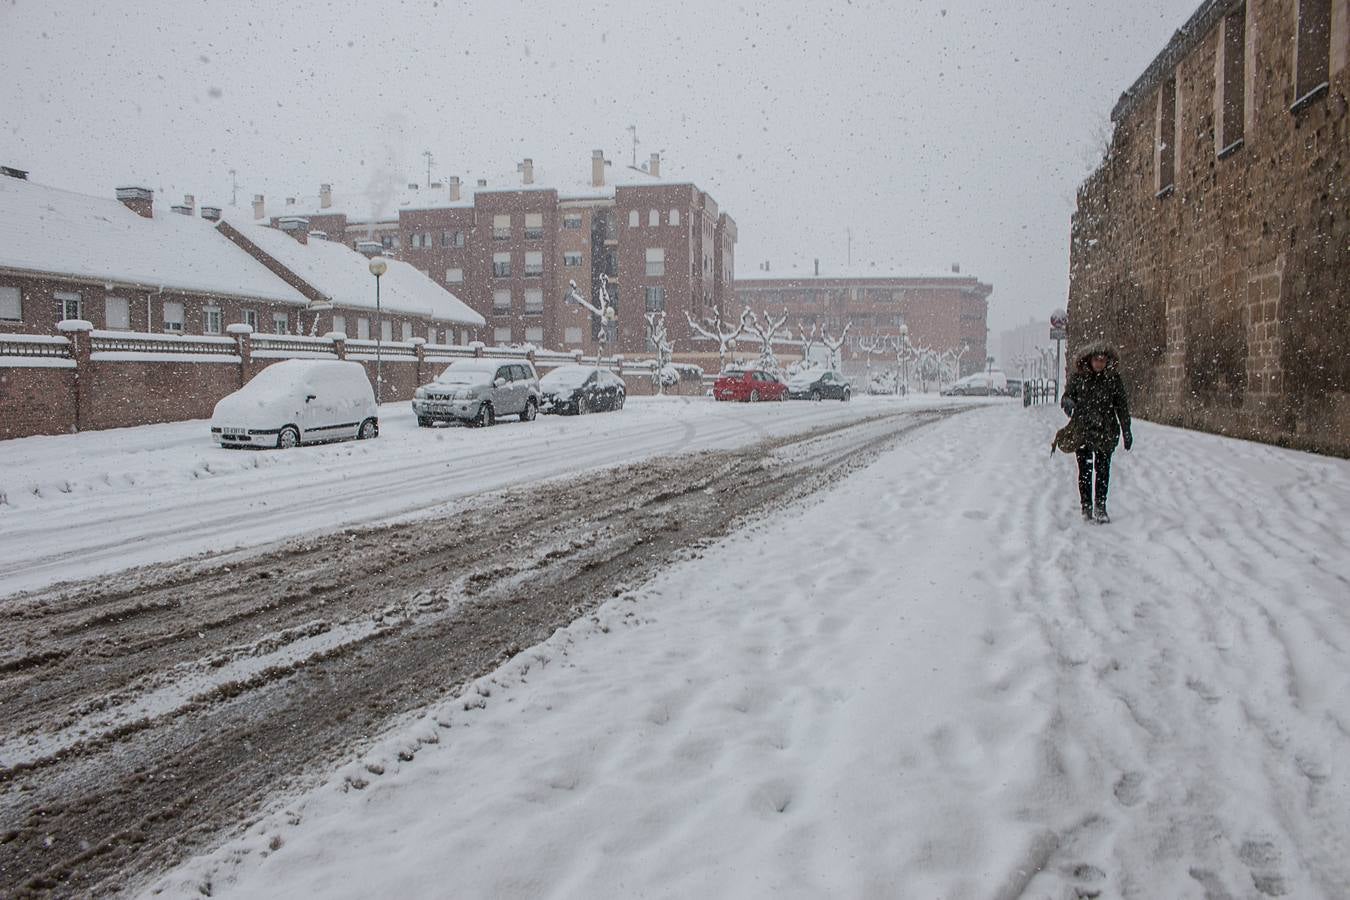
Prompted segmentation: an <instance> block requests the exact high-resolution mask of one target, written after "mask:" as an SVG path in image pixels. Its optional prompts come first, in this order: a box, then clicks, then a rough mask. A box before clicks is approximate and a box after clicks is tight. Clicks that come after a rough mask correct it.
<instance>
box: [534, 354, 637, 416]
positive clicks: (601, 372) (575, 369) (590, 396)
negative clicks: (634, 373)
mask: <svg viewBox="0 0 1350 900" xmlns="http://www.w3.org/2000/svg"><path fill="white" fill-rule="evenodd" d="M539 390H540V391H541V392H542V393H543V398H542V400H541V401H540V406H539V410H540V412H546V413H575V414H577V415H585V414H586V413H589V412H597V411H599V410H606V409H623V404H624V399H625V398H626V397H627V395H628V386H627V385H626V384H625V383H624V380H623V379H622V378H620V377H619V376H618V375H615V374H614V373H613V372H609V371H606V370H605V369H597V368H596V367H595V366H559V367H558V368H556V369H554V370H553V371H552V372H549V373H548V374H547V375H545V376H544V377H543V378H540V379H539Z"/></svg>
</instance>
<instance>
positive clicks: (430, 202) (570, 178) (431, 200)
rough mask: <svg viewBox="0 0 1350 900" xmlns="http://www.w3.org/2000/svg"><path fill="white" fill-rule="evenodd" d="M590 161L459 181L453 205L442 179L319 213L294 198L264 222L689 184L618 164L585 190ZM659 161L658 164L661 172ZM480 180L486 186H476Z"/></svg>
mask: <svg viewBox="0 0 1350 900" xmlns="http://www.w3.org/2000/svg"><path fill="white" fill-rule="evenodd" d="M590 165H591V161H590V160H589V159H586V160H584V161H583V162H582V164H579V165H578V166H577V167H576V170H575V171H572V170H571V169H568V170H566V171H557V172H554V171H553V170H550V169H547V168H545V167H543V166H540V165H539V164H537V163H536V164H535V165H534V178H533V181H532V183H530V184H525V183H524V181H523V177H522V175H521V173H520V172H518V171H515V170H512V171H510V172H500V173H493V174H490V175H484V174H473V173H470V174H468V175H464V176H461V181H460V186H459V199H458V200H451V199H450V185H449V182H448V180H447V179H442V180H440V181H438V182H435V183H436V184H438V185H440V186H439V187H430V186H428V185H426V184H420V183H416V182H406V183H400V184H398V185H397V186H377V187H371V186H367V187H365V188H361V189H355V190H348V191H343V190H341V189H340V187H341V186H338V187H337V188H335V189H334V191H333V192H332V194H331V195H330V198H329V200H330V203H329V206H327V207H325V206H324V205H323V202H322V198H321V197H320V195H319V194H317V193H315V194H308V195H303V196H296V197H295V203H284V202H282V203H280V204H278V203H276V202H274V201H268V202H267V203H266V204H265V209H264V213H265V220H270V219H271V218H273V217H277V216H306V217H312V216H324V215H339V214H340V215H345V216H346V217H347V219H348V220H349V221H353V222H364V221H379V220H384V219H394V218H397V217H398V213H399V211H400V210H405V209H407V210H415V209H453V208H466V209H467V208H469V207H472V206H473V204H474V196H475V195H476V194H479V193H496V192H501V191H548V190H553V191H557V192H558V196H559V197H560V198H561V199H565V200H566V199H601V198H612V197H613V196H614V192H615V188H617V187H631V186H638V185H664V184H690V183H691V182H690V181H689V180H688V179H679V178H671V177H669V176H668V175H664V174H663V175H662V176H661V177H659V178H658V177H655V176H653V175H652V174H651V173H649V172H647V171H645V170H643V169H635V168H633V167H631V166H620V165H618V164H614V165H609V166H606V167H605V184H604V185H602V186H600V187H596V186H594V185H592V184H591V177H590ZM664 166H665V161H664V160H663V161H662V167H663V168H664ZM480 180H482V181H485V182H486V184H484V185H479V184H478V182H479V181H480Z"/></svg>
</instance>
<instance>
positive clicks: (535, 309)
mask: <svg viewBox="0 0 1350 900" xmlns="http://www.w3.org/2000/svg"><path fill="white" fill-rule="evenodd" d="M543 311H544V290H543V288H528V289H526V291H525V314H526V315H536V316H537V315H539V314H540V313H542V312H543Z"/></svg>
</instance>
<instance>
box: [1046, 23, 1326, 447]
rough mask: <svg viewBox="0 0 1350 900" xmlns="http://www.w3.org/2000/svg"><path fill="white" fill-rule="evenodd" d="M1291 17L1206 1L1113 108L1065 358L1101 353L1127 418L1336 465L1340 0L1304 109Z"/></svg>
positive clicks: (1074, 263)
mask: <svg viewBox="0 0 1350 900" xmlns="http://www.w3.org/2000/svg"><path fill="white" fill-rule="evenodd" d="M1301 5H1302V4H1300V3H1299V2H1298V0H1248V2H1247V3H1246V4H1245V5H1244V4H1242V3H1228V2H1210V3H1206V4H1205V5H1204V6H1202V7H1201V9H1200V10H1199V11H1198V12H1197V13H1196V16H1195V17H1193V19H1192V21H1191V23H1188V27H1187V29H1183V31H1181V32H1179V33H1178V35H1177V37H1176V38H1175V39H1174V40H1173V42H1172V44H1170V45H1169V46H1168V47H1167V48H1166V49H1165V50H1164V52H1163V54H1162V55H1160V56H1159V58H1158V60H1157V61H1155V63H1154V64H1153V66H1150V69H1149V71H1148V72H1146V73H1145V75H1144V76H1142V77H1141V79H1140V81H1139V82H1137V83H1136V85H1135V86H1134V87H1133V88H1132V89H1131V91H1130V92H1127V94H1126V95H1125V96H1124V97H1122V99H1121V102H1120V104H1118V106H1117V108H1116V111H1115V113H1114V114H1113V119H1114V120H1115V133H1114V137H1113V141H1112V144H1111V147H1110V150H1109V152H1108V154H1107V157H1106V159H1105V160H1104V162H1103V163H1102V166H1101V168H1099V169H1098V171H1097V172H1095V173H1094V174H1093V175H1092V176H1091V177H1090V178H1089V179H1088V180H1087V182H1086V183H1085V184H1084V185H1083V187H1082V188H1081V189H1080V190H1079V194H1078V210H1077V212H1076V214H1075V216H1074V220H1073V234H1072V244H1071V247H1072V249H1071V254H1072V255H1071V263H1070V290H1069V294H1070V296H1069V309H1068V311H1069V323H1070V324H1069V338H1070V340H1069V343H1070V346H1071V347H1072V348H1076V347H1079V346H1082V345H1083V344H1084V343H1086V342H1088V341H1091V340H1094V339H1097V338H1105V339H1106V340H1109V341H1111V342H1112V343H1114V344H1116V345H1117V346H1118V347H1119V348H1120V349H1121V351H1122V367H1123V369H1124V374H1125V376H1126V380H1127V383H1128V385H1129V387H1130V390H1131V394H1132V400H1133V404H1134V407H1135V409H1136V411H1137V413H1138V414H1139V415H1141V416H1143V417H1146V418H1149V419H1152V420H1155V421H1160V422H1165V423H1169V424H1175V425H1181V426H1184V427H1190V428H1199V429H1203V430H1207V431H1213V432H1217V433H1220V434H1228V435H1232V436H1237V437H1245V438H1251V439H1256V440H1262V441H1267V442H1272V443H1278V444H1283V445H1288V446H1293V447H1299V448H1303V449H1308V450H1315V451H1320V452H1328V453H1334V454H1338V455H1350V353H1347V352H1346V348H1347V347H1350V189H1348V188H1347V186H1348V185H1350V171H1347V162H1350V160H1348V159H1347V157H1348V156H1350V153H1348V152H1347V151H1350V136H1348V135H1347V128H1348V127H1350V126H1348V125H1347V122H1348V119H1347V114H1346V113H1347V97H1348V96H1350V67H1347V55H1348V54H1347V51H1346V48H1347V46H1350V38H1348V37H1347V35H1348V34H1350V12H1347V7H1350V0H1332V2H1331V4H1330V5H1331V10H1332V12H1331V20H1330V34H1329V35H1328V38H1329V41H1330V45H1329V47H1330V53H1329V58H1330V64H1329V67H1328V72H1329V77H1328V78H1327V82H1328V83H1327V86H1326V87H1325V88H1324V89H1321V90H1320V91H1316V92H1314V93H1313V94H1312V95H1311V96H1305V97H1300V96H1296V94H1297V91H1298V89H1297V88H1296V86H1295V74H1294V72H1295V69H1294V66H1295V55H1296V53H1297V52H1298V51H1297V40H1296V35H1297V32H1298V15H1299V10H1300V6H1301ZM1226 36H1228V37H1230V41H1229V42H1228V43H1227V47H1229V48H1232V47H1234V46H1236V47H1241V48H1242V50H1241V57H1240V58H1239V57H1238V56H1237V55H1236V53H1235V52H1233V51H1232V50H1230V51H1229V53H1228V58H1227V59H1225V37H1226ZM1239 62H1240V65H1239ZM1226 72H1227V73H1229V75H1228V77H1225V73H1226ZM1234 72H1236V73H1237V74H1236V75H1234V74H1233V73H1234ZM1239 83H1240V87H1239ZM1173 85H1174V86H1175V87H1174V88H1173ZM1172 89H1174V90H1175V95H1174V96H1175V139H1174V140H1172V141H1167V140H1165V139H1164V135H1163V132H1164V130H1165V128H1164V125H1165V124H1166V122H1165V118H1166V116H1167V113H1168V111H1169V107H1170V106H1171V104H1170V103H1162V102H1160V100H1163V99H1166V94H1165V93H1164V92H1170V91H1171V90H1172ZM1239 90H1240V94H1239ZM1225 93H1227V94H1228V97H1227V103H1229V104H1232V108H1231V110H1230V111H1229V117H1228V123H1227V124H1225V123H1224V112H1225V109H1226V105H1225V103H1226V101H1225V96H1224V95H1225ZM1239 101H1240V102H1239ZM1169 144H1170V149H1171V153H1172V154H1174V178H1173V179H1172V183H1171V185H1168V184H1167V183H1166V182H1167V179H1166V177H1165V174H1166V162H1167V161H1166V156H1167V154H1168V149H1169V148H1168V145H1169ZM1070 355H1071V356H1072V352H1071V353H1070Z"/></svg>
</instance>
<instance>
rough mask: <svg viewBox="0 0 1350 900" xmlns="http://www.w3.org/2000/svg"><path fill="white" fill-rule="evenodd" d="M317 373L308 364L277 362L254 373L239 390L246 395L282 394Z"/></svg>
mask: <svg viewBox="0 0 1350 900" xmlns="http://www.w3.org/2000/svg"><path fill="white" fill-rule="evenodd" d="M316 374H317V373H315V372H314V371H313V370H312V369H310V368H309V367H307V366H288V365H286V364H285V363H277V364H276V365H271V366H268V367H267V368H265V369H263V370H262V371H261V372H259V373H258V374H257V375H254V376H253V377H252V378H251V379H249V381H248V384H246V385H244V386H243V387H242V388H240V389H239V392H240V393H241V394H243V395H245V396H253V395H255V394H256V395H259V396H261V395H264V394H267V395H273V394H282V393H285V392H287V391H289V390H292V389H294V388H296V387H299V386H301V385H302V384H303V383H304V382H305V381H306V379H308V378H309V377H310V376H313V375H316Z"/></svg>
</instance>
